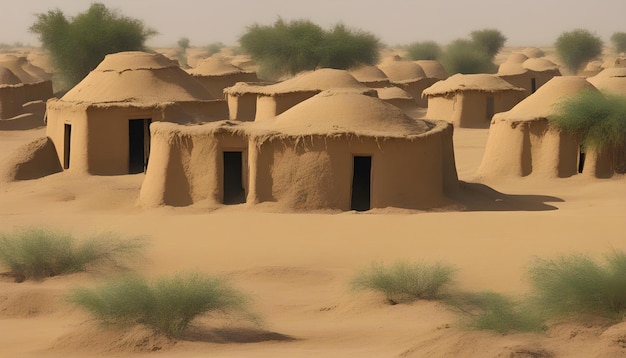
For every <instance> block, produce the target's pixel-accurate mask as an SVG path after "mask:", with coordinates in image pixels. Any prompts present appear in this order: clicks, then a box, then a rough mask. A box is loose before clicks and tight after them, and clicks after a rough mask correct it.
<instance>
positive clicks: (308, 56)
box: [239, 19, 380, 78]
mask: <svg viewBox="0 0 626 358" xmlns="http://www.w3.org/2000/svg"><path fill="white" fill-rule="evenodd" d="M239 43H240V45H241V47H242V49H243V50H244V51H245V52H247V53H248V54H249V55H250V56H251V57H252V59H253V60H254V61H255V62H256V63H257V64H259V66H260V68H259V72H260V74H261V75H262V76H264V77H266V78H277V77H280V76H281V75H285V74H290V75H294V74H296V73H298V72H301V71H305V70H314V69H316V68H318V67H331V68H338V69H347V68H349V67H351V66H354V65H356V64H361V63H363V64H375V63H376V62H377V61H378V50H379V47H380V43H379V41H378V39H377V38H376V37H374V36H373V35H371V34H369V33H366V32H362V31H356V30H351V29H348V28H347V27H345V26H344V25H341V24H339V25H336V26H335V27H334V28H333V29H332V30H331V31H325V30H324V29H322V28H321V27H320V26H319V25H317V24H314V23H312V22H311V21H308V20H296V21H291V22H285V21H283V20H282V19H278V20H277V21H276V22H275V23H274V24H273V25H271V26H263V25H258V24H254V25H252V26H249V27H248V28H247V30H246V33H245V34H244V35H243V36H241V37H240V38H239Z"/></svg>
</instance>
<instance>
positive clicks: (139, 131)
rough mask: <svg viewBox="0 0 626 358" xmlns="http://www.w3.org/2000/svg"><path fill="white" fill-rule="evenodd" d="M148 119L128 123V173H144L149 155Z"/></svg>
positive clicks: (133, 120) (132, 120)
mask: <svg viewBox="0 0 626 358" xmlns="http://www.w3.org/2000/svg"><path fill="white" fill-rule="evenodd" d="M150 122H151V120H150V119H131V120H129V121H128V173H129V174H137V173H143V172H144V171H146V167H147V166H148V156H149V155H150Z"/></svg>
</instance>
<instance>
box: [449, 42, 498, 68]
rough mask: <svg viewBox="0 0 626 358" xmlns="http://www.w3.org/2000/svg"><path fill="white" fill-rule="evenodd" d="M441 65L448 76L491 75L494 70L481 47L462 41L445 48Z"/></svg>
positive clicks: (489, 57) (489, 58)
mask: <svg viewBox="0 0 626 358" xmlns="http://www.w3.org/2000/svg"><path fill="white" fill-rule="evenodd" d="M441 64H442V65H443V67H445V69H446V71H447V72H448V73H449V74H450V75H453V74H455V73H462V74H472V73H491V72H493V71H494V68H495V65H494V64H493V62H492V58H491V56H489V54H488V53H487V52H486V51H485V50H484V49H483V48H482V47H481V46H478V45H476V44H475V43H474V42H472V41H469V40H464V39H458V40H455V41H453V42H452V43H450V44H449V45H448V46H447V47H446V50H445V52H444V53H443V55H442V56H441Z"/></svg>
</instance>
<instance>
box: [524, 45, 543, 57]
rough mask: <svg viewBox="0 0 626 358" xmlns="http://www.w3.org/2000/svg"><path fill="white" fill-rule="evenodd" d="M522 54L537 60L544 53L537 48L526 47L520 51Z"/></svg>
mask: <svg viewBox="0 0 626 358" xmlns="http://www.w3.org/2000/svg"><path fill="white" fill-rule="evenodd" d="M522 53H523V54H524V55H526V56H527V57H528V58H538V57H543V56H544V53H543V51H541V50H540V49H539V48H537V47H527V48H525V49H523V50H522Z"/></svg>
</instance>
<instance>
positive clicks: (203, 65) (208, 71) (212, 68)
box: [187, 55, 248, 76]
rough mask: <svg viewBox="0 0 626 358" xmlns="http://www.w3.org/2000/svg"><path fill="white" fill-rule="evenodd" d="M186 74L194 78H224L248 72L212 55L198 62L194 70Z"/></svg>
mask: <svg viewBox="0 0 626 358" xmlns="http://www.w3.org/2000/svg"><path fill="white" fill-rule="evenodd" d="M187 72H188V73H189V74H191V75H195V76H225V75H230V74H235V73H244V72H246V73H247V72H248V71H244V70H243V69H241V68H239V67H237V66H235V65H231V64H230V63H227V62H226V61H224V59H223V58H222V57H221V56H216V55H213V56H211V57H209V58H206V59H204V60H202V61H200V62H199V63H198V65H197V66H196V67H195V68H192V69H190V70H188V71H187Z"/></svg>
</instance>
